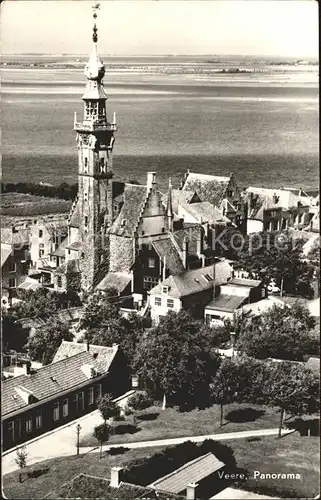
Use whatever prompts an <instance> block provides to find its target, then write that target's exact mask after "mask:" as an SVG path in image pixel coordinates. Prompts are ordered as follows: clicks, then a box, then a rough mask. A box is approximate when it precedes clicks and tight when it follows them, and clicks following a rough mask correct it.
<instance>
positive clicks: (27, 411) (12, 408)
mask: <svg viewBox="0 0 321 500" xmlns="http://www.w3.org/2000/svg"><path fill="white" fill-rule="evenodd" d="M129 387H130V384H129V369H128V368H127V362H126V360H125V358H124V356H123V355H122V353H121V352H120V351H119V349H118V346H116V345H115V346H113V347H110V348H108V347H102V346H89V345H87V344H76V343H72V342H65V341H64V342H62V344H61V346H60V347H59V349H58V351H57V353H56V355H55V357H54V360H53V362H52V363H50V364H48V365H45V366H42V367H41V368H39V369H37V370H32V369H31V368H30V366H29V364H26V365H25V366H24V373H23V374H21V375H19V376H17V377H14V378H9V379H7V380H5V381H4V382H3V384H2V418H3V445H4V449H7V448H11V447H12V446H15V445H17V444H20V443H22V442H25V441H28V440H29V439H31V438H33V437H35V436H38V435H40V434H43V433H44V432H47V431H49V430H51V429H53V428H55V427H58V426H60V425H63V424H65V423H67V422H69V421H71V420H73V419H75V418H77V417H79V416H81V415H83V414H85V413H88V412H90V411H93V410H94V409H95V407H96V400H97V398H98V397H99V396H101V395H102V394H103V393H105V392H110V393H112V394H114V396H115V397H117V396H119V395H121V394H123V393H124V392H126V391H127V390H128V389H129Z"/></svg>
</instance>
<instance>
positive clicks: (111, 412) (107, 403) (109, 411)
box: [97, 394, 120, 423]
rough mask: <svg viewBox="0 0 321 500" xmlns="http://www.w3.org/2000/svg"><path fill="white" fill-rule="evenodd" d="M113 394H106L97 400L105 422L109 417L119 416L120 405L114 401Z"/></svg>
mask: <svg viewBox="0 0 321 500" xmlns="http://www.w3.org/2000/svg"><path fill="white" fill-rule="evenodd" d="M113 399H114V398H113V396H112V395H111V394H104V395H103V396H101V397H100V398H99V399H98V400H97V408H98V410H99V411H100V413H101V416H102V417H103V419H104V421H105V423H106V421H107V420H108V419H109V418H112V417H118V415H119V413H120V409H119V406H118V405H117V404H116V403H115V402H114V400H113Z"/></svg>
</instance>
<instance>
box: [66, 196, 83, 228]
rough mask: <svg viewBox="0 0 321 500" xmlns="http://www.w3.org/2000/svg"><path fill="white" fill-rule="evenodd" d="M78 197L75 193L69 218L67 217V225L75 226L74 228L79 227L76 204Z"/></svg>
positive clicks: (78, 211) (78, 212)
mask: <svg viewBox="0 0 321 500" xmlns="http://www.w3.org/2000/svg"><path fill="white" fill-rule="evenodd" d="M78 197H79V196H78V195H77V197H76V198H75V201H74V202H73V204H72V207H71V210H70V214H69V218H68V225H69V226H71V227H76V228H79V224H80V207H79V204H78Z"/></svg>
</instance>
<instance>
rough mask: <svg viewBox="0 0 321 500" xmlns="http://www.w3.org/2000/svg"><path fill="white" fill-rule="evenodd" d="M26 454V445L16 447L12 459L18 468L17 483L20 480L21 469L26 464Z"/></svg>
mask: <svg viewBox="0 0 321 500" xmlns="http://www.w3.org/2000/svg"><path fill="white" fill-rule="evenodd" d="M27 456H28V453H27V449H26V446H22V447H21V448H18V449H17V451H16V457H15V459H14V460H15V462H16V464H17V465H18V467H19V469H20V472H19V483H21V482H22V471H23V469H24V468H25V467H26V466H27Z"/></svg>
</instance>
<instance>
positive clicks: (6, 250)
mask: <svg viewBox="0 0 321 500" xmlns="http://www.w3.org/2000/svg"><path fill="white" fill-rule="evenodd" d="M1 231H2V230H1ZM10 255H11V245H10V244H9V243H1V267H2V266H3V265H4V264H5V263H6V261H7V260H8V258H9V256H10Z"/></svg>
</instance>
